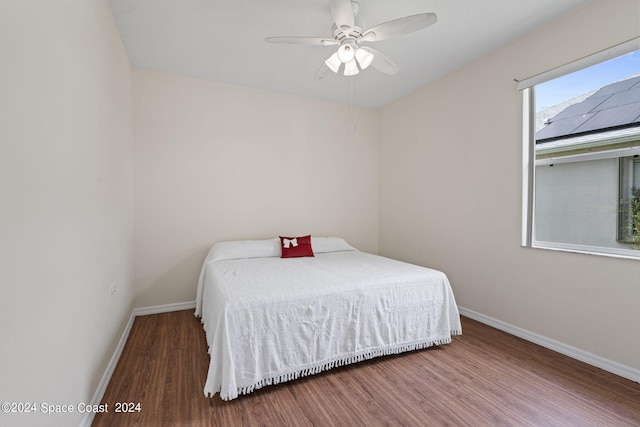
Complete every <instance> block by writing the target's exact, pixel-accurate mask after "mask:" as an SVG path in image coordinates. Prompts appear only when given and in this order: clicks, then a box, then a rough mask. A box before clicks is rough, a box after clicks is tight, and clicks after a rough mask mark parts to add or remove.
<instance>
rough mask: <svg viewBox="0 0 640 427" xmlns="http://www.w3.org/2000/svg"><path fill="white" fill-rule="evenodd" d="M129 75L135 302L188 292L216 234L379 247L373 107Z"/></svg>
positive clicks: (176, 298)
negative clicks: (333, 239)
mask: <svg viewBox="0 0 640 427" xmlns="http://www.w3.org/2000/svg"><path fill="white" fill-rule="evenodd" d="M133 76H134V77H133V81H134V107H133V109H134V140H135V143H134V146H135V148H134V153H135V154H134V164H135V167H134V170H135V178H134V182H135V190H134V191H135V200H136V203H135V260H136V268H135V286H136V299H135V304H136V306H139V307H140V306H150V305H157V304H166V303H174V302H181V301H192V300H194V299H195V292H196V285H197V280H198V274H199V272H200V267H201V265H202V261H203V259H204V257H205V255H206V252H207V250H208V249H209V247H210V246H211V245H212V244H213V243H215V242H218V241H224V240H237V239H264V238H272V237H276V236H278V235H301V234H312V235H318V236H322V235H325V236H326V235H337V236H342V237H344V238H345V239H347V241H348V242H349V243H351V244H352V245H354V246H355V247H357V248H359V249H361V250H365V251H369V252H377V244H378V233H377V225H378V220H377V209H378V184H377V173H378V172H377V169H378V139H377V135H378V128H377V120H378V113H377V111H374V110H367V109H360V108H355V107H349V106H347V105H340V104H333V103H329V102H325V101H318V100H313V99H310V98H303V97H296V96H291V95H284V94H278V93H274V92H268V91H262V90H256V89H250V88H244V87H239V86H233V85H227V84H222V83H215V82H210V81H204V80H198V79H193V78H186V77H179V76H176V75H171V74H163V73H156V72H150V71H145V70H139V69H134V72H133Z"/></svg>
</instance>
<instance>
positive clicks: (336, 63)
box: [324, 52, 342, 73]
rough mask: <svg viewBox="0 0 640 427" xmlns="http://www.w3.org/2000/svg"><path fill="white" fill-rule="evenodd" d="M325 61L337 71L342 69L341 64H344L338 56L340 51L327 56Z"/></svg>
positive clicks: (331, 68)
mask: <svg viewBox="0 0 640 427" xmlns="http://www.w3.org/2000/svg"><path fill="white" fill-rule="evenodd" d="M324 63H325V64H326V65H327V67H329V69H330V70H331V71H333V72H334V73H337V72H338V71H339V70H340V65H342V61H340V59H339V58H338V52H334V53H333V55H331V56H330V57H329V58H327V60H326V61H324Z"/></svg>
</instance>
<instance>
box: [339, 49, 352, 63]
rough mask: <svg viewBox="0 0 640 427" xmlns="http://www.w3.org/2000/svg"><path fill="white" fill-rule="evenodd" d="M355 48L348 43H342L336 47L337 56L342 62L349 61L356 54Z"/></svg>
mask: <svg viewBox="0 0 640 427" xmlns="http://www.w3.org/2000/svg"><path fill="white" fill-rule="evenodd" d="M355 50H356V49H355V47H353V46H351V45H350V44H343V45H342V46H340V48H338V58H339V59H340V61H341V62H343V63H344V64H346V63H348V62H351V61H352V60H353V57H354V56H355V54H356V52H355Z"/></svg>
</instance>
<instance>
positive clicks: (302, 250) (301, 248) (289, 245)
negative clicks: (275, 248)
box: [280, 235, 314, 258]
mask: <svg viewBox="0 0 640 427" xmlns="http://www.w3.org/2000/svg"><path fill="white" fill-rule="evenodd" d="M280 246H281V247H282V257H281V258H296V257H303V256H314V255H313V249H311V235H309V236H302V237H283V236H280Z"/></svg>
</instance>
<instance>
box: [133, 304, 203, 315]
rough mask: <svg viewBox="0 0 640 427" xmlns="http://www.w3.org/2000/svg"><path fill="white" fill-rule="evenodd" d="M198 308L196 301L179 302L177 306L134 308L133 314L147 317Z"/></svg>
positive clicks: (164, 305)
mask: <svg viewBox="0 0 640 427" xmlns="http://www.w3.org/2000/svg"><path fill="white" fill-rule="evenodd" d="M195 308H196V302H195V301H187V302H177V303H175V304H163V305H153V306H151V307H140V308H134V309H133V314H134V315H136V316H147V315H149V314H159V313H169V312H171V311H180V310H189V309H194V310H195Z"/></svg>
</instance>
